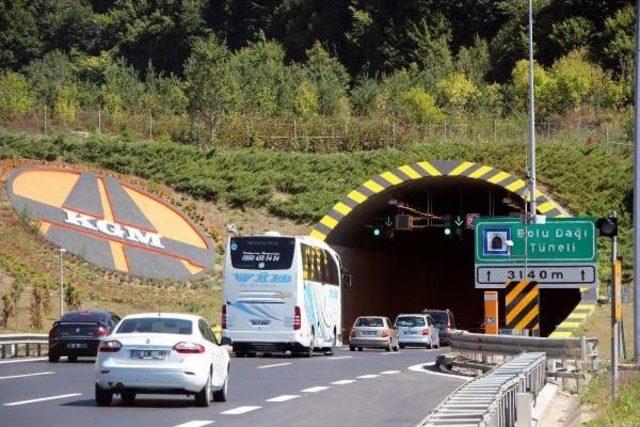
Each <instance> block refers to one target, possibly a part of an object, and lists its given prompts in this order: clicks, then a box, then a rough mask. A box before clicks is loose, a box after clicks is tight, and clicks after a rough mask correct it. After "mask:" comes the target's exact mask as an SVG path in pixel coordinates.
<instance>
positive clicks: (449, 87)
mask: <svg viewBox="0 0 640 427" xmlns="http://www.w3.org/2000/svg"><path fill="white" fill-rule="evenodd" d="M437 88H438V98H439V99H440V102H441V104H442V105H443V106H444V109H445V110H447V111H448V112H449V113H450V114H454V115H456V114H457V115H460V114H463V113H464V112H465V111H466V110H467V109H468V108H469V106H470V105H471V104H472V103H473V102H474V101H475V99H476V98H477V97H478V95H479V91H478V89H477V88H476V86H475V85H474V84H473V83H472V82H471V81H470V80H469V79H467V78H466V77H465V76H464V75H463V74H462V73H453V74H452V75H450V76H449V77H447V78H446V79H443V80H440V81H439V82H438V84H437Z"/></svg>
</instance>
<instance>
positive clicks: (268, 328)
mask: <svg viewBox="0 0 640 427" xmlns="http://www.w3.org/2000/svg"><path fill="white" fill-rule="evenodd" d="M342 276H343V275H342V274H341V269H340V258H339V257H338V254H337V253H336V252H335V251H334V250H333V249H331V248H330V247H329V246H328V245H327V244H326V243H324V242H321V241H319V240H317V239H313V238H311V237H291V236H280V235H279V234H277V233H273V232H271V233H267V234H265V235H263V236H241V237H231V238H230V239H229V241H228V242H227V251H226V256H225V265H224V277H223V289H222V303H223V305H222V334H223V337H225V338H227V339H228V340H230V341H231V344H232V345H233V350H234V352H235V354H236V356H237V357H243V356H245V355H247V354H249V355H255V354H256V353H257V352H263V353H271V352H292V353H300V354H302V355H305V356H310V355H311V353H312V352H313V351H314V350H320V351H325V352H327V353H329V352H331V351H332V350H333V348H335V347H337V346H339V345H340V344H341V335H342V329H341V328H342V325H341V310H342V304H341V282H342V280H343V279H342ZM344 277H345V280H346V281H348V280H349V276H348V273H346V274H345V275H344Z"/></svg>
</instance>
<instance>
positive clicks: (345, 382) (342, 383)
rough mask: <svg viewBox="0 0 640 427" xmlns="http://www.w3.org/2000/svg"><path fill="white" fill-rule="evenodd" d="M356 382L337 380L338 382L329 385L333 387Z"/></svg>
mask: <svg viewBox="0 0 640 427" xmlns="http://www.w3.org/2000/svg"><path fill="white" fill-rule="evenodd" d="M355 382H356V380H339V381H334V382H332V383H331V384H335V385H345V384H351V383H355Z"/></svg>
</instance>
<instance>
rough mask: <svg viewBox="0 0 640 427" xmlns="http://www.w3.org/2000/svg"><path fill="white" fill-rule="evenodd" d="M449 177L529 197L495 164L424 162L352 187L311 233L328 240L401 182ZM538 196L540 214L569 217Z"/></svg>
mask: <svg viewBox="0 0 640 427" xmlns="http://www.w3.org/2000/svg"><path fill="white" fill-rule="evenodd" d="M445 176H460V177H466V178H471V179H481V180H483V181H486V182H489V183H491V184H495V185H498V186H500V187H503V188H505V189H506V190H508V191H510V192H512V193H515V194H517V195H519V196H520V197H525V198H526V199H528V196H527V188H526V187H527V185H526V182H525V181H524V180H522V179H520V178H518V177H516V176H513V175H511V174H509V173H507V172H504V171H501V170H498V169H495V168H493V167H491V166H484V165H481V164H478V163H473V162H464V161H463V162H461V161H457V160H438V161H433V162H428V161H424V162H418V163H413V164H408V165H403V166H400V167H397V168H395V169H392V170H389V171H386V172H383V173H381V174H379V175H376V176H374V177H373V178H371V179H370V180H368V181H366V182H364V183H363V184H362V185H361V186H359V187H358V188H356V189H354V190H352V191H351V192H350V193H349V194H347V195H346V196H345V197H343V198H342V200H340V201H339V202H338V203H336V204H335V205H333V207H332V208H331V210H330V211H329V212H328V213H327V214H326V215H325V216H324V217H322V219H321V220H320V222H319V223H317V224H316V225H315V227H314V228H313V230H312V231H311V233H310V235H311V237H315V238H316V239H319V240H326V238H327V236H329V234H331V232H332V231H333V230H334V229H335V228H336V226H337V225H338V224H339V223H340V221H342V219H343V218H345V217H346V216H347V215H349V214H351V212H352V211H353V210H354V209H355V208H356V207H357V206H358V205H360V204H362V203H364V202H365V201H366V200H367V199H368V198H369V197H371V196H373V195H375V194H378V193H380V192H382V191H384V190H386V189H387V188H390V187H394V186H396V185H400V184H402V183H403V182H407V181H413V180H419V179H434V178H438V177H445ZM536 197H537V198H536V201H537V202H538V212H539V213H541V214H544V215H547V216H549V217H562V216H568V215H567V213H566V212H565V211H564V210H563V209H562V208H561V207H560V206H558V205H557V204H556V203H555V202H554V201H553V200H551V199H550V198H548V197H547V196H546V195H544V194H543V193H542V192H540V191H538V192H537V194H536Z"/></svg>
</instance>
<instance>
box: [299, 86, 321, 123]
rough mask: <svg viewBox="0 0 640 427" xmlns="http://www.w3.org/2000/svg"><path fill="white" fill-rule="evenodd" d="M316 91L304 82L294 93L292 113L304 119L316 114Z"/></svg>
mask: <svg viewBox="0 0 640 427" xmlns="http://www.w3.org/2000/svg"><path fill="white" fill-rule="evenodd" d="M318 106H319V102H318V90H317V89H316V87H315V86H314V85H313V83H311V82H309V81H307V80H305V81H303V82H302V83H301V84H300V86H298V90H297V91H296V98H295V101H294V111H295V113H296V115H297V116H298V117H300V118H303V119H306V118H308V117H311V116H313V115H314V114H317V112H318Z"/></svg>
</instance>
